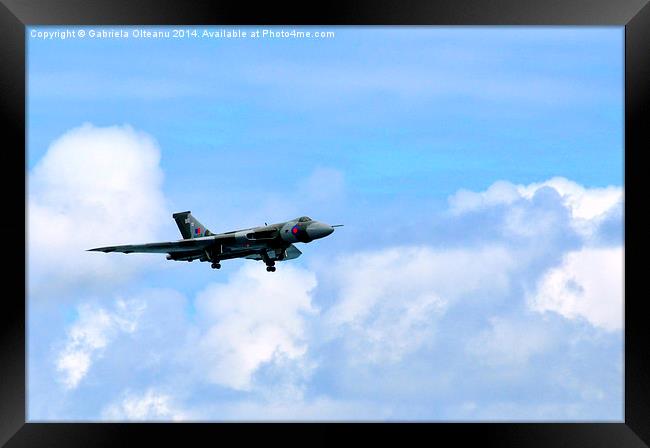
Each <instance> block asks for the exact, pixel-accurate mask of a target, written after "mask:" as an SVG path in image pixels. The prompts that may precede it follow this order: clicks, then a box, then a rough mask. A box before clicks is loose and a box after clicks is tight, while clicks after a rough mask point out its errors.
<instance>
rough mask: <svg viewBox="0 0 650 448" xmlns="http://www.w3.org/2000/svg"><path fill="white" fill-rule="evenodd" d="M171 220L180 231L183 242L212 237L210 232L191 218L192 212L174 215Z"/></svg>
mask: <svg viewBox="0 0 650 448" xmlns="http://www.w3.org/2000/svg"><path fill="white" fill-rule="evenodd" d="M172 218H174V221H176V225H178V230H180V231H181V235H183V239H185V240H189V239H191V238H199V237H202V236H209V235H212V232H210V231H209V230H208V229H206V228H205V226H204V225H203V224H201V223H200V222H199V221H198V220H197V219H196V218H195V217H194V216H192V212H190V211H187V212H178V213H174V214H173V215H172Z"/></svg>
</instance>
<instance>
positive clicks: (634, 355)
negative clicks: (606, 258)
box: [0, 0, 650, 447]
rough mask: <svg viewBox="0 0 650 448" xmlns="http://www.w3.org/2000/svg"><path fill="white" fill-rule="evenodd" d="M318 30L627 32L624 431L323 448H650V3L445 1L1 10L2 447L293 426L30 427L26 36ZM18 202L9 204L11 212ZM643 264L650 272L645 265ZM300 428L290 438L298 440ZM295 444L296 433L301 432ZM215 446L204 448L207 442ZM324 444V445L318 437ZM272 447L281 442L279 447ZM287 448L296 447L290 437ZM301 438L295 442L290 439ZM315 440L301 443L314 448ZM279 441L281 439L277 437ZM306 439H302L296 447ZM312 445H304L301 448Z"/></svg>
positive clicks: (414, 427)
mask: <svg viewBox="0 0 650 448" xmlns="http://www.w3.org/2000/svg"><path fill="white" fill-rule="evenodd" d="M64 24H65V25H81V24H93V25H118V24H123V25H136V24H141V25H154V24H214V25H218V24H268V25H290V24H309V25H311V24H313V25H359V24H362V25H619V26H625V196H626V199H625V209H624V210H625V212H624V213H625V238H626V240H627V241H634V244H626V245H625V268H626V269H625V292H626V294H625V330H624V331H625V418H624V422H621V423H494V424H492V423H433V424H388V425H372V426H371V427H370V428H369V427H368V425H346V424H328V425H318V424H306V425H303V426H302V427H301V428H300V429H309V430H312V431H313V432H314V433H315V434H314V435H316V434H317V435H318V440H317V441H318V442H328V441H329V442H338V441H339V440H341V437H342V436H345V435H346V434H347V433H348V432H350V431H351V430H352V429H357V428H358V427H359V426H361V427H363V428H365V429H369V430H370V431H369V432H371V433H372V436H373V437H377V438H379V439H382V440H383V441H390V440H391V439H393V440H394V441H396V442H402V443H403V442H404V441H406V439H404V436H406V435H407V434H408V435H409V436H411V435H418V436H422V437H425V438H423V439H420V440H426V441H429V442H434V441H439V440H443V439H444V438H452V439H453V443H454V445H464V444H466V443H467V442H474V443H476V442H477V441H479V442H480V443H486V444H488V445H498V446H502V447H506V446H517V447H522V446H585V447H586V446H591V447H601V446H602V447H611V446H625V447H628V446H629V447H642V446H648V445H647V444H650V399H649V398H650V370H649V368H648V358H649V356H648V355H649V350H648V343H647V333H646V332H645V331H644V329H645V326H644V321H645V319H646V315H645V313H643V301H644V300H646V297H645V295H642V294H638V293H636V292H635V290H634V284H635V283H638V279H639V275H638V271H639V269H640V265H639V264H635V263H634V260H635V259H639V260H640V259H641V256H642V251H643V250H644V249H645V245H642V244H639V239H640V237H641V232H640V231H639V226H640V223H642V222H643V220H642V218H641V217H640V216H639V214H640V213H641V212H642V210H643V208H644V207H643V206H644V204H643V202H642V201H641V200H640V196H641V194H642V193H641V192H640V189H639V188H637V187H639V185H638V183H639V180H640V178H641V176H642V175H643V171H642V170H645V166H644V165H643V164H642V163H641V154H642V153H643V150H644V149H645V148H646V147H647V145H648V142H649V141H650V138H649V137H650V136H649V133H650V131H649V129H650V116H649V115H650V112H649V111H650V98H649V95H648V94H649V90H648V81H649V80H650V57H649V56H650V5H649V4H648V0H624V1H623V0H619V1H607V0H571V1H546V2H543V1H540V0H490V1H488V0H482V1H481V0H446V1H436V2H432V1H426V0H417V1H416V0H412V1H410V2H408V3H407V2H398V1H391V2H389V1H385V0H382V1H379V0H363V1H348V2H342V1H328V2H321V3H319V4H310V3H307V2H301V3H297V2H296V3H290V2H274V3H271V2H260V3H259V4H256V5H255V7H254V8H253V7H252V6H251V5H250V4H248V3H245V2H235V1H231V0H229V1H215V2H207V1H200V0H195V1H192V2H187V1H185V2H181V1H174V0H155V1H154V0H146V1H138V2H137V3H136V2H135V1H128V0H112V1H108V0H58V1H47V0H0V119H1V122H2V128H3V129H4V132H3V134H4V137H5V138H4V141H3V143H4V144H3V145H2V150H1V151H0V167H2V175H1V176H0V179H1V182H2V189H1V190H0V191H2V192H3V193H4V195H3V196H4V199H5V201H4V202H5V204H4V207H3V208H4V216H3V219H1V220H0V229H1V233H0V234H1V235H2V236H3V245H2V246H3V248H4V251H3V254H2V265H3V267H2V269H1V270H0V272H2V274H1V275H2V277H3V286H4V287H3V294H2V308H1V309H2V311H0V445H5V444H6V446H9V447H17V446H41V445H47V446H119V445H125V444H127V445H130V444H133V443H134V440H135V439H134V438H140V437H141V438H146V439H147V441H148V442H153V441H154V440H157V441H166V442H171V441H175V442H177V443H182V444H184V445H186V444H190V443H191V440H208V441H212V442H210V443H223V442H225V439H224V437H225V436H226V435H235V434H232V433H236V436H237V437H238V439H237V440H238V443H241V441H243V440H246V439H249V438H251V437H258V436H263V437H266V438H268V437H273V436H274V435H277V436H279V435H280V434H279V432H278V431H279V430H282V429H284V430H286V429H287V428H286V426H285V427H283V426H284V425H264V424H257V425H256V428H255V430H253V431H251V430H250V428H249V426H248V425H237V424H234V425H233V424H212V423H205V424H202V423H181V424H166V423H157V424H149V423H124V424H117V423H26V421H25V420H26V413H25V411H26V382H25V373H26V364H25V361H26V356H25V335H26V333H25V330H26V325H25V318H26V311H25V309H26V308H25V300H26V294H27V291H26V277H25V266H26V263H25V261H26V252H25V251H26V218H27V217H26V216H25V219H24V220H23V219H20V217H19V216H20V215H19V212H18V211H19V210H25V209H26V196H25V183H26V182H25V175H26V172H27V167H26V157H25V148H26V146H25V144H26V132H25V118H26V117H25V93H26V91H25V50H26V43H25V27H26V26H32V25H64ZM7 202H9V203H8V204H7ZM641 266H643V264H641ZM294 429H295V428H293V427H291V428H290V429H289V431H292V432H293V431H294ZM228 433H231V434H228ZM413 433H415V434H413ZM294 435H295V433H294ZM204 437H205V439H204ZM312 437H313V436H312ZM268 440H273V439H268ZM282 440H283V441H285V440H287V439H286V436H285V437H283V439H282ZM289 440H291V439H289ZM311 440H312V439H304V440H302V442H307V443H308V442H310V441H311ZM276 441H278V439H276ZM297 441H298V440H297ZM302 442H301V443H302Z"/></svg>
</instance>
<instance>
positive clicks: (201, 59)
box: [27, 27, 623, 420]
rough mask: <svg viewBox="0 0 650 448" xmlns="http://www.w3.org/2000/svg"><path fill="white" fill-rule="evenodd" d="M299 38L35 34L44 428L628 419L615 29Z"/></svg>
mask: <svg viewBox="0 0 650 448" xmlns="http://www.w3.org/2000/svg"><path fill="white" fill-rule="evenodd" d="M57 29H60V28H54V27H39V28H36V30H41V31H44V30H49V31H54V30H57ZM71 29H76V30H78V29H79V28H71ZM109 29H111V28H109ZM112 29H117V28H112ZM201 29H202V27H200V28H199V30H201ZM241 29H244V28H241ZM253 29H255V28H247V30H249V31H250V30H253ZM299 29H301V30H311V31H314V30H319V31H324V30H328V31H334V32H335V37H333V38H328V39H256V40H254V39H207V38H206V39H199V38H197V39H162V40H156V39H135V38H128V39H90V38H85V39H80V38H77V39H66V40H58V39H53V40H43V39H38V38H35V37H30V33H31V29H30V30H28V31H27V33H28V35H27V43H28V80H27V87H28V104H27V106H28V116H27V121H28V151H27V164H28V170H29V173H28V177H29V182H30V183H29V214H28V221H29V222H28V224H29V229H28V232H29V248H28V260H29V262H28V263H29V264H28V272H29V276H28V291H29V294H28V303H29V329H28V338H29V356H28V358H29V378H28V387H29V397H28V400H29V402H28V407H29V410H28V415H29V418H30V419H32V420H62V419H72V420H98V419H108V420H124V419H135V420H141V419H163V420H169V419H177V420H183V419H191V420H231V419H234V420H241V419H244V420H250V419H261V420H268V419H300V420H305V419H306V420H310V419H316V420H322V419H325V420H332V419H333V420H341V419H363V420H367V419H371V420H384V419H389V420H391V419H392V420H405V419H406V420H411V419H423V420H500V419H501V420H504V419H505V420H508V419H524V420H540V419H541V420H590V419H599V420H620V419H622V402H623V395H622V391H623V383H622V355H623V353H622V332H621V328H622V317H621V310H622V300H623V298H622V250H623V248H622V246H623V242H622V222H623V221H622V201H623V89H622V87H623V51H622V50H623V28H621V27H601V28H581V27H572V28H563V27H526V28H520V27H474V28H465V27H413V28H409V27H384V28H382V27H378V28H375V27H353V28H349V27H333V28H321V27H314V28H307V27H304V28H299ZM85 30H86V31H87V30H89V28H85ZM124 30H133V28H124ZM182 210H192V211H193V213H194V215H195V216H197V217H198V219H199V220H201V221H202V222H203V223H204V224H205V225H206V226H208V228H210V229H211V230H212V231H215V232H219V231H227V230H232V229H235V228H241V227H246V226H252V225H258V224H261V223H262V222H265V221H266V222H278V221H283V220H286V219H289V218H293V217H295V216H300V215H305V214H306V215H309V216H312V217H313V218H316V219H320V220H323V221H326V222H330V223H344V224H345V227H344V228H342V229H339V230H337V231H336V232H335V233H334V234H333V235H332V236H331V237H329V238H327V239H325V240H322V241H318V242H315V243H313V244H309V245H306V246H304V247H301V250H303V256H302V257H300V258H299V259H297V260H293V261H291V262H289V263H283V264H281V265H280V266H279V268H278V272H276V273H275V274H277V275H275V274H274V275H271V274H268V273H266V272H265V271H264V270H263V266H261V265H259V264H258V263H255V262H251V261H243V260H236V261H232V262H229V263H224V268H223V269H222V270H221V271H219V272H215V271H212V270H211V269H210V268H209V266H207V265H206V264H198V263H172V262H167V261H165V260H164V256H151V255H141V256H137V255H129V256H120V255H118V254H108V255H103V254H96V253H92V254H88V253H84V252H83V251H82V249H86V248H89V247H96V246H100V245H103V244H122V243H141V242H147V241H153V240H173V239H176V238H179V237H180V236H179V235H178V230H177V229H176V226H175V223H174V222H173V220H172V219H171V213H173V212H176V211H182ZM262 274H263V275H262ZM279 310H281V311H279Z"/></svg>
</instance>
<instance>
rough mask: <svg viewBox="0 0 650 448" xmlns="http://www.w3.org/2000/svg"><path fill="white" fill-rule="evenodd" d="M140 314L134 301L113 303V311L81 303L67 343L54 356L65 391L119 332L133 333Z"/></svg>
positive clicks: (75, 383)
mask: <svg viewBox="0 0 650 448" xmlns="http://www.w3.org/2000/svg"><path fill="white" fill-rule="evenodd" d="M143 311H144V305H143V304H142V303H141V302H138V301H124V300H117V301H116V304H115V310H114V311H107V310H106V309H104V308H101V307H97V306H92V305H89V304H83V305H80V306H79V307H78V314H79V317H78V319H77V320H76V321H75V323H74V324H73V325H72V326H71V327H70V328H69V329H68V330H67V340H66V342H65V346H64V347H63V349H62V350H61V351H60V352H59V353H58V354H57V357H56V369H57V370H58V371H59V372H61V374H62V378H61V380H62V382H63V384H64V386H65V387H66V388H67V389H74V388H76V387H77V386H78V385H79V383H80V381H81V380H82V379H83V378H84V377H85V376H86V374H87V373H88V370H89V369H90V367H91V365H92V362H93V361H94V359H95V358H97V356H99V355H100V354H101V352H102V350H103V349H105V348H106V346H107V345H108V344H109V343H110V342H111V341H112V340H113V339H114V338H115V337H116V335H117V334H118V333H120V332H125V333H133V332H134V331H135V329H136V327H137V322H138V319H139V317H140V315H141V314H142V312H143Z"/></svg>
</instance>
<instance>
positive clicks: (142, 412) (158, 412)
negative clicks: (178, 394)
mask: <svg viewBox="0 0 650 448" xmlns="http://www.w3.org/2000/svg"><path fill="white" fill-rule="evenodd" d="M101 416H102V419H103V420H108V421H125V420H133V421H152V420H163V421H180V420H190V419H191V418H192V415H191V414H190V413H188V412H187V411H185V410H183V409H181V408H179V407H178V406H177V405H176V404H175V400H174V398H173V397H172V396H171V395H170V394H167V393H164V392H160V391H158V390H155V389H153V388H149V389H147V390H146V391H145V392H144V393H141V394H138V393H133V392H131V391H126V392H125V393H124V394H123V397H122V398H121V399H119V400H118V401H117V402H114V403H111V404H109V405H108V406H106V407H105V408H104V409H103V410H102V414H101Z"/></svg>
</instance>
